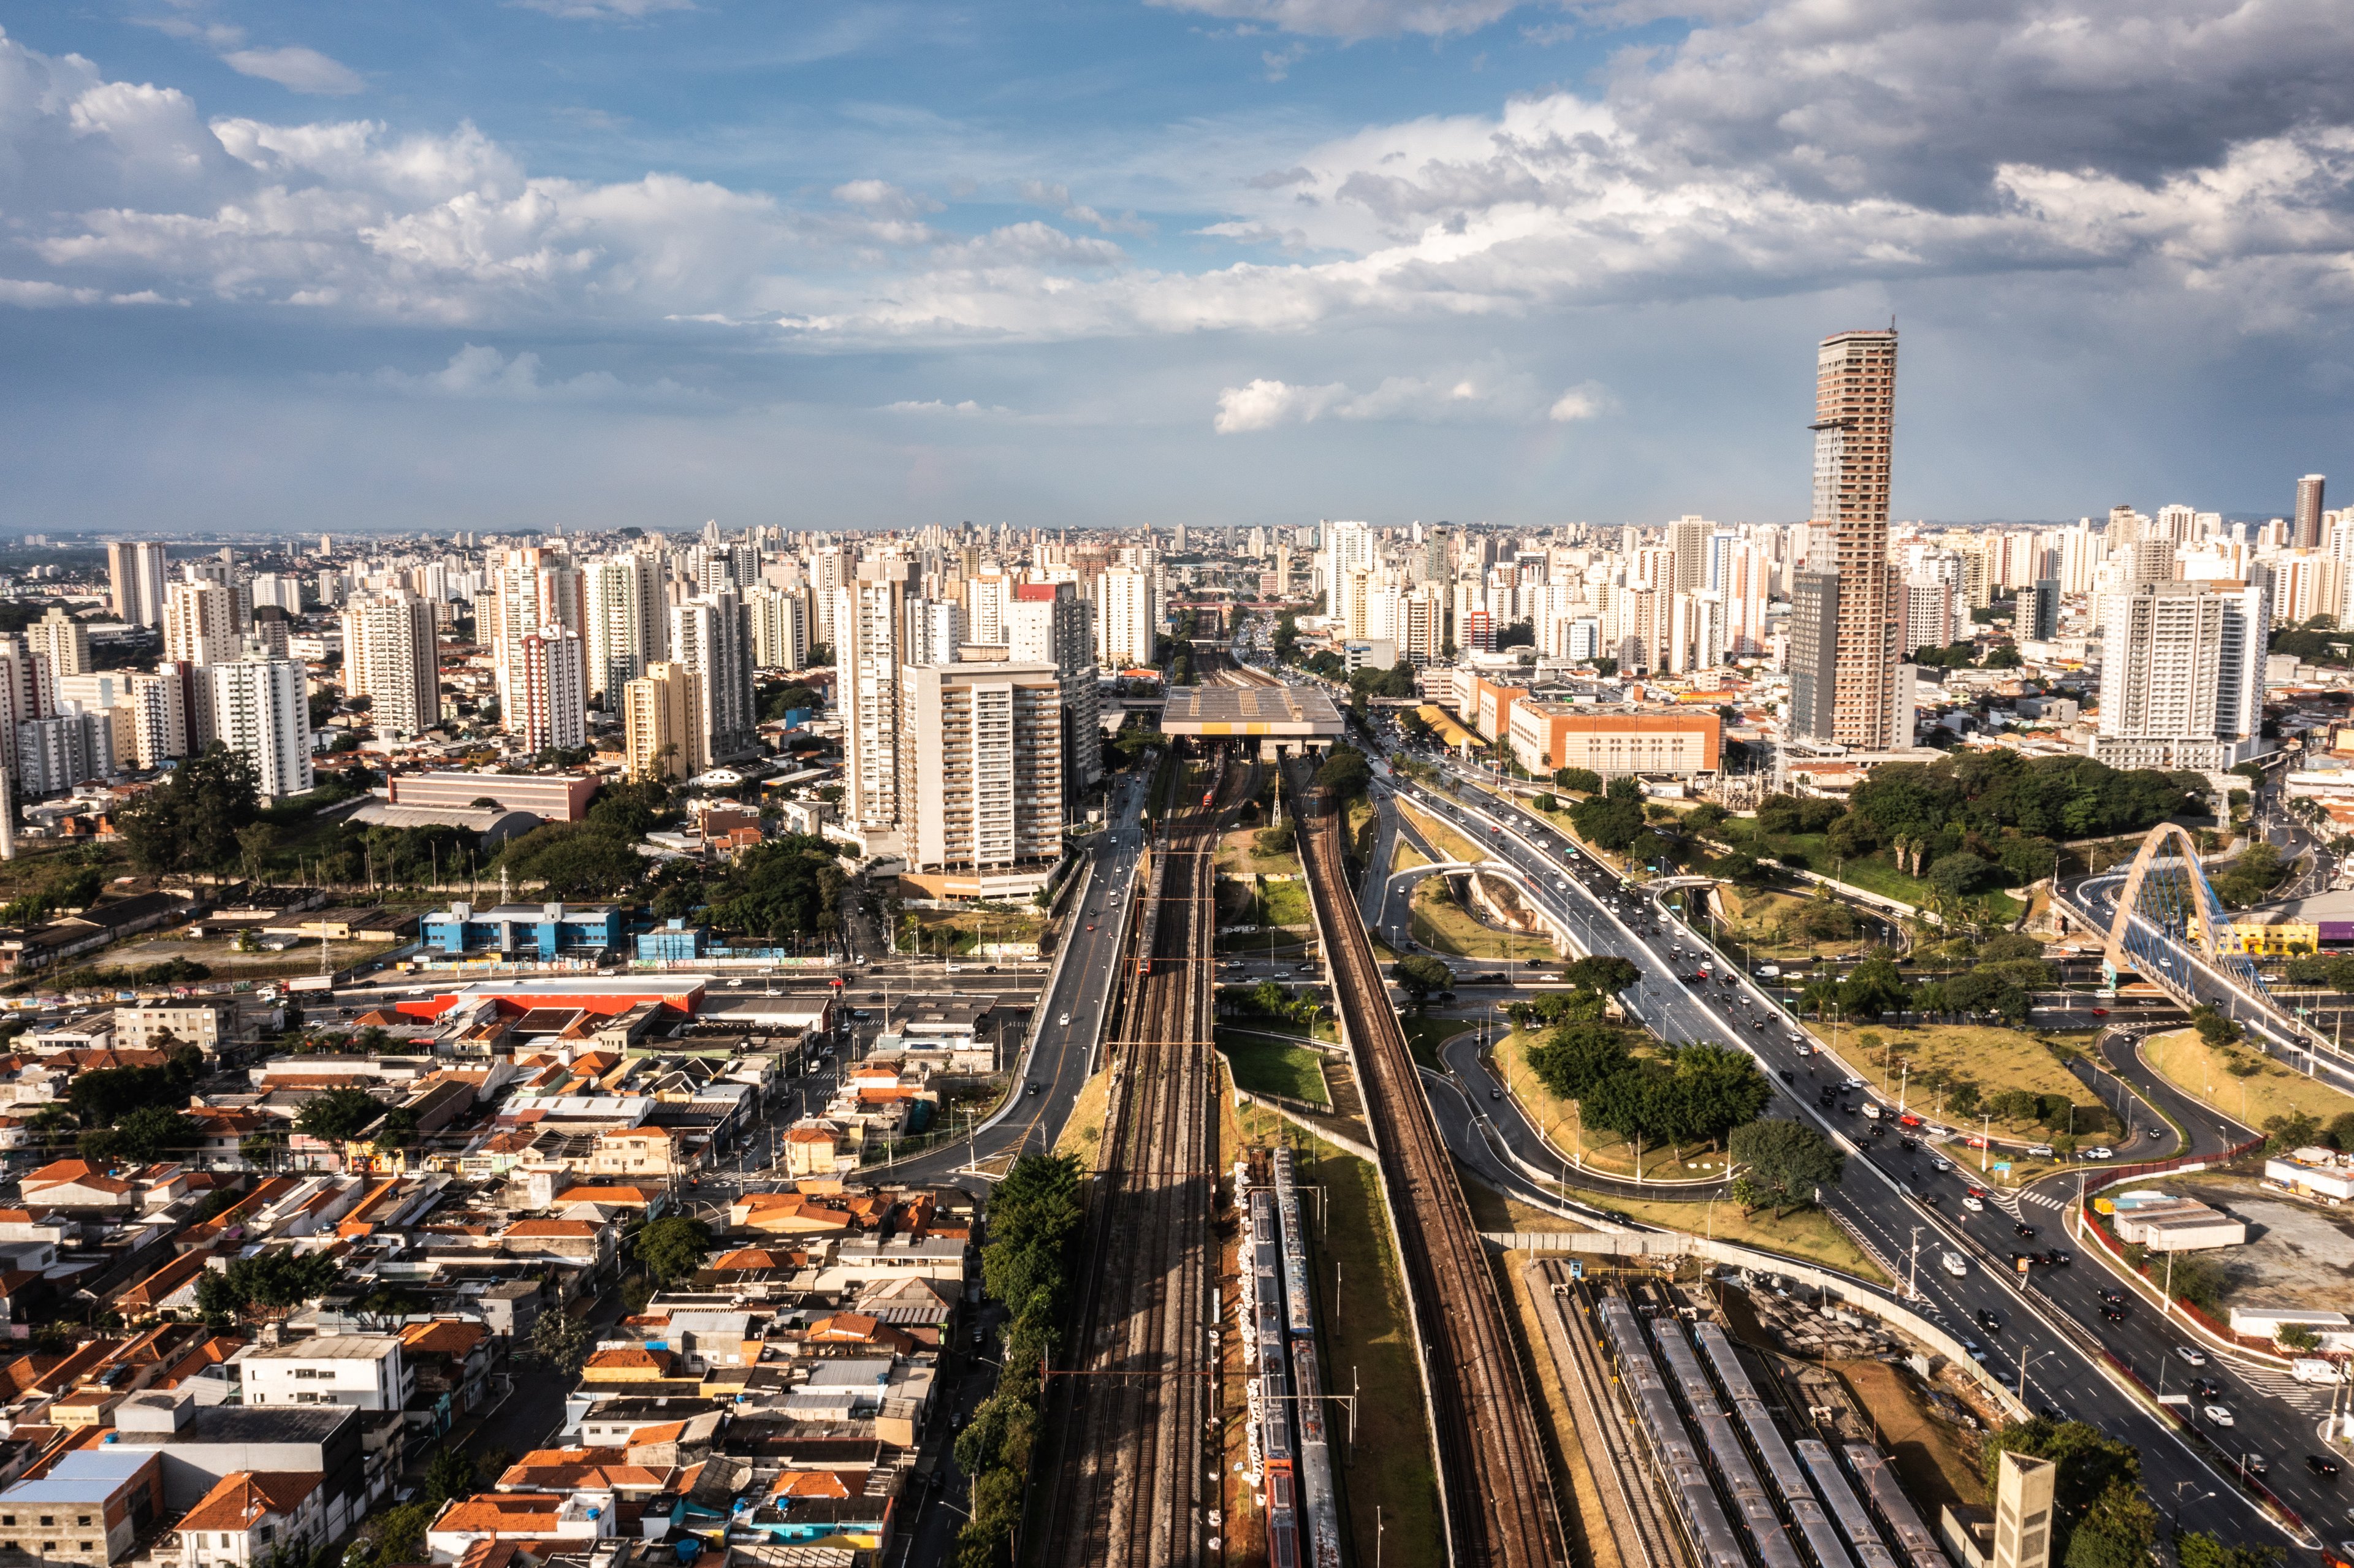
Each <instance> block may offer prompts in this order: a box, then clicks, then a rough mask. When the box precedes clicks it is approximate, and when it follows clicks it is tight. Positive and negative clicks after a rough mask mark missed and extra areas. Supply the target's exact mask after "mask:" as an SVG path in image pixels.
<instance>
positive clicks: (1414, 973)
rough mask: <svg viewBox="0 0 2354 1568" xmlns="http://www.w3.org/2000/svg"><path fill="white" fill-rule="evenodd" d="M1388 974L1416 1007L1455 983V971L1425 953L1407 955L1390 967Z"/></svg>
mask: <svg viewBox="0 0 2354 1568" xmlns="http://www.w3.org/2000/svg"><path fill="white" fill-rule="evenodd" d="M1390 974H1391V975H1392V976H1393V977H1394V979H1395V980H1397V982H1398V984H1399V986H1400V987H1402V988H1403V989H1404V990H1405V993H1406V994H1407V995H1408V996H1410V997H1412V998H1413V999H1414V1002H1415V1005H1416V1007H1419V1006H1421V1005H1422V1004H1423V1003H1424V1002H1425V1001H1428V1000H1429V999H1430V998H1431V997H1432V996H1433V995H1435V994H1436V993H1437V992H1439V991H1445V990H1446V989H1447V987H1449V986H1451V985H1453V984H1454V983H1455V971H1454V970H1452V969H1448V968H1447V965H1446V964H1444V963H1442V962H1441V961H1439V960H1438V959H1434V958H1432V957H1431V956H1430V955H1428V954H1427V953H1409V954H1407V955H1406V956H1405V958H1402V959H1399V960H1398V961H1397V962H1395V963H1394V964H1392V965H1391V966H1390Z"/></svg>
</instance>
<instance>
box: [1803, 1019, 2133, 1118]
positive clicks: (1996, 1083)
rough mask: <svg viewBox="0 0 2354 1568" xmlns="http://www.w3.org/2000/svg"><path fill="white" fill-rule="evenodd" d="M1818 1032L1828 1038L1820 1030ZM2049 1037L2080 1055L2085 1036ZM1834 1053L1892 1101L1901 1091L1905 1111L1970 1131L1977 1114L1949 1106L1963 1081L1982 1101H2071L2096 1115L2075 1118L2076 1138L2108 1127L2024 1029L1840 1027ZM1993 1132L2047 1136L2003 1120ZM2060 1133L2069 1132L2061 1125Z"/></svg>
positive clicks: (2089, 1098) (2086, 1094) (2081, 1089)
mask: <svg viewBox="0 0 2354 1568" xmlns="http://www.w3.org/2000/svg"><path fill="white" fill-rule="evenodd" d="M1874 1033H1876V1034H1877V1035H1879V1037H1880V1039H1881V1040H1882V1048H1881V1049H1879V1050H1877V1051H1866V1050H1863V1049H1861V1047H1860V1044H1859V1042H1860V1040H1861V1036H1862V1035H1863V1034H1874ZM1816 1034H1817V1036H1818V1037H1819V1038H1824V1039H1828V1038H1829V1036H1828V1035H1827V1034H1825V1033H1824V1032H1823V1031H1822V1030H1821V1029H1817V1030H1816ZM2051 1038H2052V1040H2053V1041H2054V1043H2055V1044H2058V1045H2059V1046H2060V1047H2061V1048H2062V1050H2068V1051H2072V1052H2073V1051H2080V1050H2081V1049H2082V1044H2083V1041H2084V1036H2082V1035H2076V1036H2073V1037H2072V1036H2069V1035H2053V1036H2052V1037H2051ZM1839 1054H1840V1057H1841V1058H1842V1059H1843V1060H1844V1061H1846V1063H1847V1064H1848V1065H1850V1067H1852V1068H1854V1069H1855V1071H1856V1073H1857V1074H1858V1075H1861V1076H1862V1077H1864V1078H1868V1079H1870V1080H1871V1081H1872V1084H1874V1085H1875V1086H1878V1087H1879V1088H1880V1089H1881V1090H1882V1092H1883V1093H1884V1094H1886V1095H1887V1096H1888V1097H1889V1098H1890V1100H1891V1101H1893V1100H1894V1099H1895V1098H1896V1097H1897V1094H1898V1092H1899V1090H1900V1089H1901V1090H1902V1091H1903V1096H1904V1103H1905V1106H1906V1108H1907V1109H1910V1110H1914V1111H1917V1112H1919V1113H1920V1114H1921V1115H1923V1116H1925V1117H1930V1118H1945V1117H1948V1116H1950V1117H1951V1118H1953V1119H1954V1120H1955V1122H1956V1125H1959V1124H1960V1123H1963V1122H1967V1123H1968V1124H1969V1125H1968V1128H1967V1130H1970V1131H1977V1130H1978V1128H1980V1127H1981V1126H1982V1125H1983V1123H1982V1122H1981V1121H1980V1119H1979V1118H1978V1117H1977V1116H1976V1115H1970V1116H1963V1115H1961V1114H1960V1113H1958V1112H1954V1111H1952V1110H1951V1109H1950V1107H1948V1106H1947V1105H1946V1087H1945V1086H1947V1085H1950V1084H1953V1083H1955V1082H1957V1081H1961V1080H1967V1081H1969V1082H1971V1083H1975V1084H1976V1085H1978V1097H1979V1098H1980V1099H1981V1100H1988V1099H1992V1098H1993V1097H1996V1096H1998V1095H1999V1094H2001V1093H2002V1092H2003V1091H2004V1090H2006V1089H2024V1090H2026V1091H2027V1092H2028V1093H2030V1094H2035V1095H2058V1096H2060V1097H2062V1098H2065V1099H2069V1100H2073V1101H2074V1102H2075V1103H2076V1105H2078V1106H2079V1107H2082V1109H2083V1112H2085V1113H2095V1114H2092V1115H2086V1114H2082V1113H2080V1115H2079V1117H2078V1118H2077V1124H2076V1129H2077V1131H2078V1132H2079V1133H2080V1134H2084V1133H2090V1132H2093V1131H2094V1129H2095V1128H2098V1127H2102V1126H2105V1125H2106V1122H2105V1120H2104V1119H2103V1118H2105V1115H2106V1112H2105V1110H2104V1109H2103V1107H2100V1106H2099V1105H2098V1104H2097V1103H2096V1102H2095V1101H2094V1097H2093V1094H2092V1091H2091V1090H2089V1089H2087V1088H2086V1087H2085V1086H2084V1084H2083V1083H2082V1082H2081V1081H2080V1080H2078V1079H2077V1077H2076V1076H2075V1075H2073V1074H2072V1073H2070V1072H2069V1071H2068V1069H2067V1068H2066V1067H2065V1066H2063V1065H2062V1062H2061V1057H2060V1055H2059V1054H2056V1053H2055V1052H2054V1050H2053V1049H2052V1046H2050V1045H2046V1044H2043V1043H2042V1041H2041V1039H2039V1038H2038V1037H2037V1036H2036V1035H2033V1034H2030V1033H2027V1032H2026V1031H2024V1030H2020V1029H2001V1028H1996V1027H1993V1026H1991V1025H1988V1024H1978V1023H1929V1024H1924V1025H1922V1026H1920V1027H1918V1028H1914V1029H1897V1028H1883V1029H1878V1030H1872V1029H1865V1030H1861V1031H1858V1032H1857V1033H1848V1032H1847V1031H1845V1030H1842V1031H1840V1041H1839ZM1907 1067H1909V1068H1910V1069H1911V1071H1910V1072H1909V1073H1908V1072H1906V1071H1905V1070H1904V1069H1906V1068H1907ZM1992 1130H1993V1133H1994V1136H1995V1137H1997V1138H2009V1139H2023V1140H2025V1141H2027V1142H2031V1143H2041V1142H2045V1141H2047V1140H2049V1139H2050V1138H2051V1137H2052V1128H2049V1127H2046V1126H2044V1125H2043V1124H2042V1123H2041V1122H2038V1121H2011V1120H2007V1119H2005V1118H2002V1117H1997V1118H1994V1123H1993V1128H1992ZM2061 1130H2062V1131H2064V1130H2066V1128H2065V1125H2064V1124H2063V1125H2062V1128H2061Z"/></svg>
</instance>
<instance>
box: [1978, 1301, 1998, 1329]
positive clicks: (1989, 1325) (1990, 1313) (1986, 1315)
mask: <svg viewBox="0 0 2354 1568" xmlns="http://www.w3.org/2000/svg"><path fill="white" fill-rule="evenodd" d="M1978 1327H1979V1328H1981V1329H1984V1330H1986V1331H1987V1332H1988V1333H1989V1334H1999V1333H2001V1332H2002V1314H2001V1313H1999V1312H1997V1311H1995V1310H1994V1309H1993V1308H1989V1307H1981V1308H1978Z"/></svg>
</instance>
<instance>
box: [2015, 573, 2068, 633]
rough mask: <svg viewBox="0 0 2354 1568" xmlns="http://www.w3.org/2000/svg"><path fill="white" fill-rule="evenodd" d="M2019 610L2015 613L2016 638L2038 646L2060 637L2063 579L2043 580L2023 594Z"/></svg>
mask: <svg viewBox="0 0 2354 1568" xmlns="http://www.w3.org/2000/svg"><path fill="white" fill-rule="evenodd" d="M2016 603H2017V609H2014V610H2013V611H2012V631H2013V632H2014V634H2015V635H2017V636H2019V637H2021V638H2025V639H2028V640H2031V641H2036V642H2049V641H2052V639H2054V638H2056V637H2058V636H2059V635H2060V579H2059V578H2057V577H2043V578H2040V579H2038V580H2037V581H2036V582H2035V583H2034V585H2033V586H2031V587H2029V588H2021V589H2020V590H2019V598H2018V599H2017V601H2016Z"/></svg>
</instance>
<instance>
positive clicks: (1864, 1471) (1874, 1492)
mask: <svg viewBox="0 0 2354 1568" xmlns="http://www.w3.org/2000/svg"><path fill="white" fill-rule="evenodd" d="M1846 1452H1847V1462H1848V1467H1849V1468H1850V1469H1852V1470H1853V1471H1854V1472H1855V1478H1856V1479H1857V1480H1859V1481H1861V1482H1862V1483H1863V1495H1864V1499H1865V1500H1866V1501H1868V1502H1870V1503H1871V1505H1872V1512H1874V1513H1876V1514H1878V1515H1879V1516H1880V1522H1881V1523H1882V1524H1884V1525H1886V1526H1887V1527H1888V1533H1889V1535H1890V1536H1891V1537H1892V1538H1893V1540H1894V1541H1895V1542H1896V1554H1897V1556H1898V1558H1900V1559H1901V1560H1902V1561H1903V1563H1906V1564H1908V1565H1909V1568H1954V1564H1953V1560H1952V1559H1951V1558H1948V1557H1947V1556H1946V1551H1945V1548H1944V1547H1942V1546H1939V1545H1938V1544H1937V1538H1936V1537H1935V1536H1934V1535H1932V1534H1930V1533H1929V1529H1928V1527H1927V1526H1926V1525H1925V1524H1923V1523H1922V1522H1921V1516H1920V1515H1919V1514H1918V1513H1916V1512H1914V1508H1913V1504H1912V1502H1911V1500H1910V1499H1907V1498H1906V1497H1905V1495H1904V1489H1903V1487H1900V1486H1898V1485H1897V1484H1896V1476H1895V1472H1893V1471H1892V1470H1891V1469H1889V1467H1888V1461H1887V1460H1885V1459H1883V1458H1882V1457H1880V1450H1879V1449H1877V1448H1875V1447H1873V1446H1872V1445H1871V1444H1869V1443H1850V1444H1849V1445H1848V1446H1847V1450H1846Z"/></svg>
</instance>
